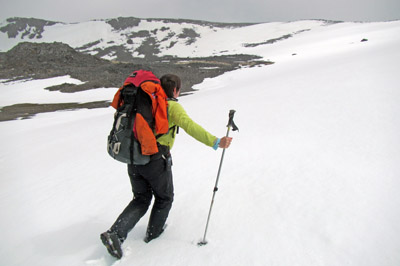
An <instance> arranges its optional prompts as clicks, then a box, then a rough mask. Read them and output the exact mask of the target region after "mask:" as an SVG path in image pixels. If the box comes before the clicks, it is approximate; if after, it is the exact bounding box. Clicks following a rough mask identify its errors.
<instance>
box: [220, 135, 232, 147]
mask: <svg viewBox="0 0 400 266" xmlns="http://www.w3.org/2000/svg"><path fill="white" fill-rule="evenodd" d="M231 142H232V138H230V137H223V138H221V140H220V142H219V147H220V148H222V149H225V148H228V147H229V145H231Z"/></svg>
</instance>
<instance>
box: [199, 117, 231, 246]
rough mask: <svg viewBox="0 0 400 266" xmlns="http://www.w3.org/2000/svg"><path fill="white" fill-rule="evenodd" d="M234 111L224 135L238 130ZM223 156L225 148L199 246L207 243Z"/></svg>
mask: <svg viewBox="0 0 400 266" xmlns="http://www.w3.org/2000/svg"><path fill="white" fill-rule="evenodd" d="M235 112H236V111H235V110H230V111H229V121H228V125H227V127H228V130H227V131H226V137H228V136H229V131H230V130H231V128H232V130H233V131H236V130H239V129H238V127H237V126H236V125H235V122H233V116H234V115H235ZM224 156H225V148H224V149H223V151H222V155H221V161H220V163H219V168H218V174H217V180H216V181H215V186H214V190H213V195H212V199H211V204H210V210H209V212H208V217H207V223H206V229H205V231H204V236H203V240H201V241H200V242H199V243H197V245H199V246H204V245H206V244H207V241H206V236H207V230H208V224H209V222H210V217H211V211H212V208H213V205H214V198H215V194H216V192H217V191H218V181H219V176H220V174H221V168H222V163H223V161H224Z"/></svg>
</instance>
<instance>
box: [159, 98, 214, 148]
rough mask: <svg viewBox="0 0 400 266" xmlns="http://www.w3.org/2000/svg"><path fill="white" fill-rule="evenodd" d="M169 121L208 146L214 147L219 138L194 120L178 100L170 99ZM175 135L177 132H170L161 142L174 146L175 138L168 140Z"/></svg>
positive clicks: (170, 124)
mask: <svg viewBox="0 0 400 266" xmlns="http://www.w3.org/2000/svg"><path fill="white" fill-rule="evenodd" d="M168 121H169V126H170V127H173V126H174V125H176V126H179V127H180V128H182V129H183V130H185V132H186V133H187V134H189V135H190V136H192V137H193V138H195V139H196V140H198V141H200V142H201V143H203V144H205V145H207V146H210V147H213V146H214V144H215V142H216V141H217V139H218V138H217V137H215V136H214V135H212V134H210V133H209V132H208V131H207V130H205V129H204V128H203V127H201V126H200V125H199V124H197V123H196V122H194V121H193V120H192V119H191V118H190V117H189V116H188V114H187V113H186V111H185V109H183V107H182V106H181V105H180V104H179V103H177V102H174V101H170V102H169V103H168ZM174 135H175V134H168V136H163V137H161V138H160V139H159V142H160V143H161V144H164V143H163V142H166V143H165V144H167V145H168V146H170V148H172V145H173V142H174V140H173V139H170V140H168V138H171V137H172V138H174Z"/></svg>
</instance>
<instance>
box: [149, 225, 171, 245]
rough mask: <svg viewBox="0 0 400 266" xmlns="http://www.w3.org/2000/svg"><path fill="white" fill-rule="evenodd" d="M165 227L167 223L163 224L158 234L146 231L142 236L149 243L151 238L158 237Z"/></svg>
mask: <svg viewBox="0 0 400 266" xmlns="http://www.w3.org/2000/svg"><path fill="white" fill-rule="evenodd" d="M165 228H167V224H165V225H164V226H163V228H162V229H161V231H160V232H159V233H158V234H155V233H151V232H149V231H147V233H146V237H145V238H144V242H146V243H149V242H150V241H151V240H153V239H155V238H157V237H159V236H160V235H161V234H162V233H163V232H164V230H165Z"/></svg>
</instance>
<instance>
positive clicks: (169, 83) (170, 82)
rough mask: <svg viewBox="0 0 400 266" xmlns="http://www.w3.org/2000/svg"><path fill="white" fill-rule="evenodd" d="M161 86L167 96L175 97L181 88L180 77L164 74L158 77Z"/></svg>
mask: <svg viewBox="0 0 400 266" xmlns="http://www.w3.org/2000/svg"><path fill="white" fill-rule="evenodd" d="M160 81H161V87H163V89H164V91H165V94H167V96H168V98H176V97H177V96H178V95H179V92H180V90H181V79H180V78H179V77H178V76H177V75H174V74H166V75H164V76H162V77H161V78H160Z"/></svg>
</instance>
